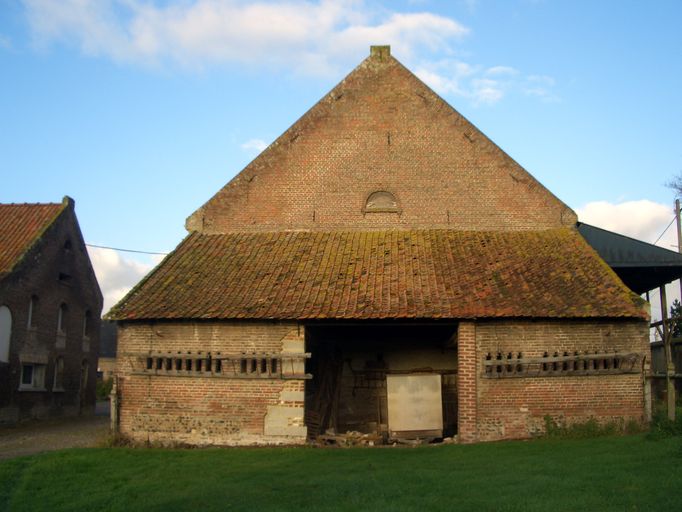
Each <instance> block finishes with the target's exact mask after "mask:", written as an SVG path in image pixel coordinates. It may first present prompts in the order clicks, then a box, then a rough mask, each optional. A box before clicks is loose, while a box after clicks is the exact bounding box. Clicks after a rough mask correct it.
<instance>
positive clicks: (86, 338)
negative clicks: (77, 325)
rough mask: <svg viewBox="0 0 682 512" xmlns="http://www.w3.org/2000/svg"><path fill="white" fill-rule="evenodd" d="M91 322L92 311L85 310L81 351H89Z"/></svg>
mask: <svg viewBox="0 0 682 512" xmlns="http://www.w3.org/2000/svg"><path fill="white" fill-rule="evenodd" d="M91 324H92V313H90V310H88V311H86V312H85V316H84V317H83V352H90V325H91Z"/></svg>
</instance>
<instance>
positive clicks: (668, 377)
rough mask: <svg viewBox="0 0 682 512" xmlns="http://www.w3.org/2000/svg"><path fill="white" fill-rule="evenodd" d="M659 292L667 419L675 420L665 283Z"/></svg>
mask: <svg viewBox="0 0 682 512" xmlns="http://www.w3.org/2000/svg"><path fill="white" fill-rule="evenodd" d="M659 290H660V293H661V320H662V321H663V347H664V349H665V367H666V372H665V388H666V391H667V395H668V403H667V406H668V419H670V420H671V421H675V381H674V379H673V376H674V375H675V364H674V363H673V358H672V350H671V347H670V342H671V338H672V329H670V326H669V325H668V301H667V299H666V295H665V285H663V286H661V287H660V288H659Z"/></svg>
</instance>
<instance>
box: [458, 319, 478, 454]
mask: <svg viewBox="0 0 682 512" xmlns="http://www.w3.org/2000/svg"><path fill="white" fill-rule="evenodd" d="M457 345H458V349H457V358H458V375H457V377H458V379H457V380H458V382H457V384H458V393H459V400H458V410H457V416H458V439H459V442H460V443H473V442H476V441H477V440H478V420H477V418H478V416H477V410H478V396H477V389H476V388H477V384H478V375H477V369H478V364H477V362H478V353H477V350H476V324H475V323H474V322H461V323H460V324H459V330H458V333H457Z"/></svg>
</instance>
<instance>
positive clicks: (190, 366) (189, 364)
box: [185, 359, 192, 372]
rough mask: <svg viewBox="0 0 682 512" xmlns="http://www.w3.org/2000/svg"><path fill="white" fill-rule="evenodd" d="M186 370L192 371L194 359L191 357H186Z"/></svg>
mask: <svg viewBox="0 0 682 512" xmlns="http://www.w3.org/2000/svg"><path fill="white" fill-rule="evenodd" d="M185 370H187V371H188V372H191V371H192V360H191V359H185Z"/></svg>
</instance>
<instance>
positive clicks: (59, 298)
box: [0, 203, 102, 424]
mask: <svg viewBox="0 0 682 512" xmlns="http://www.w3.org/2000/svg"><path fill="white" fill-rule="evenodd" d="M67 241H69V242H70V249H68V250H67V249H65V244H66V242H67ZM60 274H62V278H61V279H60ZM66 276H68V277H66ZM31 297H36V298H37V301H35V302H34V306H33V312H32V322H31V326H30V327H29V325H28V314H29V303H30V302H31ZM61 304H66V306H67V313H66V315H65V316H64V321H63V331H64V333H65V334H64V335H59V334H58V332H57V319H58V314H59V313H58V312H59V308H60V305H61ZM2 305H4V306H7V307H8V308H9V309H10V311H11V314H12V335H11V340H10V361H9V364H7V363H1V362H0V424H2V423H14V422H16V421H19V420H23V419H29V418H41V417H46V416H62V415H77V414H86V413H93V412H94V407H95V380H96V370H97V355H98V349H99V326H100V315H101V310H102V296H101V294H100V291H99V287H98V285H97V281H96V279H95V276H94V273H93V270H92V267H91V265H90V261H89V259H88V256H87V251H86V248H85V245H84V243H83V240H82V237H81V234H80V230H79V228H78V223H77V221H76V217H75V213H74V211H73V207H72V203H71V205H70V206H69V207H67V208H66V209H65V210H64V211H63V212H62V213H61V214H60V216H59V217H58V218H57V219H56V220H55V221H54V223H53V224H52V225H51V226H50V227H49V228H48V229H47V231H46V232H45V233H44V234H43V236H42V237H41V240H40V241H39V242H38V243H37V244H36V245H35V246H34V247H33V248H32V249H31V250H30V251H29V253H28V254H26V256H25V257H24V259H23V260H22V263H21V264H20V265H19V267H18V268H17V269H16V270H15V272H13V273H12V274H11V275H9V276H8V277H6V278H5V279H3V281H2V283H0V306H2ZM86 312H89V313H90V318H89V321H88V329H87V331H88V332H87V336H84V332H83V327H84V326H83V322H84V318H85V315H86ZM57 358H62V359H63V361H64V373H63V381H62V385H61V388H58V387H56V386H55V365H56V361H57ZM24 363H35V364H40V365H44V372H45V374H44V387H43V388H42V389H40V390H26V389H20V378H21V365H22V364H24ZM84 363H86V364H87V366H88V371H87V379H86V382H85V383H83V384H81V369H82V366H83V364H84Z"/></svg>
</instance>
